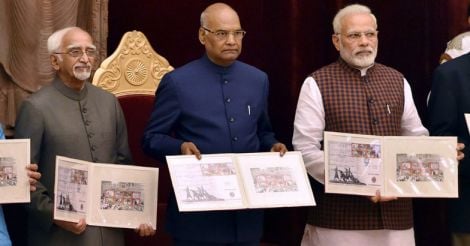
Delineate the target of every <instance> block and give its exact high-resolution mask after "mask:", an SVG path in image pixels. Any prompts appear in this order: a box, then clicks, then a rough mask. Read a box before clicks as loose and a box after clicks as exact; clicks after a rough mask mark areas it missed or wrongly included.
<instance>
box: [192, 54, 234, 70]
mask: <svg viewBox="0 0 470 246" xmlns="http://www.w3.org/2000/svg"><path fill="white" fill-rule="evenodd" d="M201 60H202V61H203V62H204V64H207V66H208V67H210V68H211V69H214V70H216V71H217V72H218V73H229V72H231V71H233V69H234V67H235V64H236V63H237V61H236V60H235V61H234V62H233V63H232V64H230V65H229V66H227V67H224V66H220V65H217V64H215V63H214V62H212V61H211V60H210V59H209V57H208V56H207V54H204V55H203V56H202V58H201Z"/></svg>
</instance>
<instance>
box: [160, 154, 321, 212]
mask: <svg viewBox="0 0 470 246" xmlns="http://www.w3.org/2000/svg"><path fill="white" fill-rule="evenodd" d="M166 159H167V162H168V168H169V171H170V176H171V180H172V183H173V188H174V191H175V195H176V199H177V202H178V208H179V210H180V211H209V210H230V209H247V208H273V207H295V206H314V205H315V200H314V198H313V193H312V190H311V188H310V184H309V181H308V178H307V173H306V171H305V166H304V163H303V160H302V156H301V154H300V152H296V151H293V152H287V153H286V154H285V155H284V156H283V157H280V156H279V153H278V152H266V153H250V154H211V155H202V159H201V160H198V159H196V157H195V156H194V155H178V156H167V157H166Z"/></svg>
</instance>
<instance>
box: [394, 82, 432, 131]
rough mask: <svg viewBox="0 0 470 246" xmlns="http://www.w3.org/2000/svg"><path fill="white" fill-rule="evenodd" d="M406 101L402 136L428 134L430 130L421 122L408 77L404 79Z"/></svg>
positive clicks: (402, 121)
mask: <svg viewBox="0 0 470 246" xmlns="http://www.w3.org/2000/svg"><path fill="white" fill-rule="evenodd" d="M403 83H404V86H403V88H404V94H405V102H404V108H403V115H402V118H401V135H402V136H428V135H429V132H428V130H427V129H426V128H425V127H424V126H423V124H422V123H421V119H420V118H419V114H418V111H417V110H416V106H415V103H414V101H413V95H412V93H411V87H410V84H409V83H408V81H407V80H406V79H403Z"/></svg>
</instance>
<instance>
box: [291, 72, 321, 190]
mask: <svg viewBox="0 0 470 246" xmlns="http://www.w3.org/2000/svg"><path fill="white" fill-rule="evenodd" d="M324 130H325V112H324V108H323V99H322V95H321V93H320V89H319V88H318V85H317V83H316V82H315V80H314V79H313V78H312V77H308V78H307V79H305V81H304V83H303V85H302V88H301V90H300V95H299V100H298V102H297V109H296V112H295V119H294V133H293V137H292V145H293V146H294V149H295V150H298V151H300V152H302V157H303V160H304V163H305V168H306V169H307V172H308V174H309V175H310V176H312V177H313V178H315V179H316V180H317V181H318V182H320V183H322V184H324V183H325V171H324V166H325V161H324V153H323V150H321V141H322V140H323V131H324Z"/></svg>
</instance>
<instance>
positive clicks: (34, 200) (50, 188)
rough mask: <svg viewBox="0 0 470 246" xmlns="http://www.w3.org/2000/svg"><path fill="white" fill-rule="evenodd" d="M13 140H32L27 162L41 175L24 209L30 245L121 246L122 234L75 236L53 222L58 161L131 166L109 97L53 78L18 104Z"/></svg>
mask: <svg viewBox="0 0 470 246" xmlns="http://www.w3.org/2000/svg"><path fill="white" fill-rule="evenodd" d="M15 138H30V139H31V162H32V163H37V164H38V165H39V171H40V172H41V174H42V177H41V180H40V181H41V183H40V184H39V185H38V189H37V191H35V192H33V193H32V194H31V203H30V204H29V205H28V211H29V220H28V224H29V226H28V227H29V228H28V233H29V234H28V242H29V245H86V246H89V245H113V246H117V245H124V236H123V233H122V230H121V229H116V228H105V227H95V226H87V229H86V231H85V232H84V233H83V234H81V235H75V234H73V233H71V232H68V231H65V230H63V229H62V228H60V227H58V226H56V225H55V224H53V221H52V218H53V203H54V198H53V197H52V196H53V192H54V173H55V159H56V156H57V155H61V156H66V157H70V158H75V159H81V160H85V161H92V162H100V163H130V162H131V155H130V151H129V146H128V142H127V130H126V124H125V120H124V116H123V113H122V110H121V107H120V105H119V103H118V101H117V100H116V98H115V97H114V95H112V94H110V93H108V92H106V91H104V90H102V89H99V88H97V87H95V86H93V85H91V84H89V83H85V86H84V88H83V89H82V90H81V91H80V92H77V91H75V90H72V89H71V88H69V87H67V86H65V85H64V83H63V82H62V81H60V80H59V79H58V78H56V79H55V80H54V82H53V84H52V85H50V86H46V87H44V88H42V89H41V90H39V91H38V92H36V93H35V94H33V95H32V96H31V97H30V98H28V99H27V100H25V101H24V102H23V103H22V105H21V108H20V111H19V114H18V118H17V121H16V129H15ZM95 188H96V187H95Z"/></svg>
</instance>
